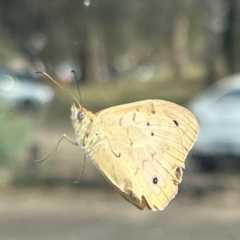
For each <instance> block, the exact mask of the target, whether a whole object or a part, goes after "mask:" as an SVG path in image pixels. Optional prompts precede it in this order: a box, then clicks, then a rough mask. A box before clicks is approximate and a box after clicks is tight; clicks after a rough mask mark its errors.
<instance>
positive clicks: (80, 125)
mask: <svg viewBox="0 0 240 240" xmlns="http://www.w3.org/2000/svg"><path fill="white" fill-rule="evenodd" d="M94 118H95V115H94V114H93V113H91V112H90V111H87V110H86V109H85V108H82V107H81V106H80V107H76V105H75V104H73V105H72V107H71V120H72V125H73V127H74V129H75V132H76V133H78V134H80V132H81V133H84V132H85V131H87V129H88V127H89V126H90V125H91V124H92V122H93V120H94Z"/></svg>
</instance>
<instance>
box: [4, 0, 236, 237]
mask: <svg viewBox="0 0 240 240" xmlns="http://www.w3.org/2000/svg"><path fill="white" fill-rule="evenodd" d="M239 16H240V0H211V1H208V0H201V1H199V0H182V1H174V0H168V1H164V0H157V1H156V0H148V1H141V0H132V1H126V0H122V1H106V0H68V1H67V0H51V1H44V0H42V1H40V0H31V1H30V0H22V1H17V0H2V1H0V42H1V44H0V192H1V193H0V239H3V240H10V239H11V240H15V239H16V240H17V239H24V240H26V239H53V240H55V239H58V240H61V239H70V240H75V239H87V240H90V239H106V240H107V239H117V240H118V239H119V240H120V239H132V240H133V239H138V240H141V239H159V238H160V239H171V240H172V239H178V240H179V239H184V240H190V239H216V240H217V239H218V240H221V239H224V240H225V239H239V236H240V230H239V224H240V208H239V205H240V187H239V186H240V185H239V181H240V174H239V173H240V138H239V136H240V120H239V119H240V111H239V107H240V73H239V71H240V45H239V42H240V27H239V24H240V22H239V21H240V19H239ZM71 70H75V72H76V74H77V77H78V80H79V83H80V91H81V96H82V103H83V106H84V107H86V108H87V109H89V110H91V111H93V112H96V111H99V110H101V109H104V108H107V107H110V106H114V105H117V104H122V103H127V102H132V101H137V100H144V99H154V98H157V99H165V100H170V101H173V102H176V103H178V104H181V105H183V106H185V107H187V108H189V109H190V110H191V111H192V112H193V113H194V114H195V115H196V117H197V119H198V121H199V124H200V134H199V138H198V140H197V142H196V144H195V146H194V148H193V150H192V151H191V153H190V154H189V156H188V159H187V162H186V170H185V171H184V177H183V182H182V184H181V185H180V190H179V194H178V195H177V197H176V198H175V199H174V200H173V201H172V202H171V203H170V205H169V206H168V207H167V208H166V209H165V210H164V211H163V212H157V213H153V212H150V211H148V210H147V209H146V210H144V211H140V210H138V209H136V208H135V207H134V206H132V205H130V204H129V203H128V202H126V201H125V200H124V199H122V198H121V196H119V195H118V194H117V193H116V192H115V191H114V190H113V189H112V188H111V186H109V184H108V183H107V182H106V180H105V179H104V178H103V177H102V176H101V175H100V174H99V173H98V171H97V170H96V169H95V167H94V166H93V165H92V163H91V161H90V160H89V159H88V160H87V162H86V168H85V172H84V176H83V180H82V182H81V183H80V184H74V183H73V182H74V181H75V180H77V179H78V178H79V176H80V174H81V171H82V165H83V154H82V152H81V150H80V149H79V148H76V147H74V146H72V145H71V144H69V143H68V142H67V141H63V142H62V143H61V144H60V146H59V149H58V152H57V153H55V154H53V155H52V156H51V157H50V158H49V159H48V160H47V161H45V162H43V163H41V164H37V163H35V162H34V160H35V159H41V158H44V157H46V156H47V155H48V154H49V153H50V152H52V150H53V149H54V148H55V146H56V144H57V142H58V140H59V139H60V137H61V136H62V134H63V133H66V134H67V135H68V136H69V137H70V138H71V139H74V138H75V136H74V132H73V129H72V126H71V122H70V106H71V103H72V102H73V99H71V98H69V96H68V95H67V94H66V93H64V92H63V91H62V90H61V89H59V88H58V87H57V86H55V85H54V84H53V83H52V82H50V81H49V80H48V79H47V78H46V77H44V76H42V75H41V74H36V71H46V72H47V73H49V74H50V75H51V76H52V77H54V79H56V81H58V82H59V83H60V84H61V85H62V86H64V88H66V89H67V90H68V91H69V92H70V93H72V94H73V95H74V96H75V97H76V98H79V93H78V90H77V86H76V81H75V78H74V75H73V74H72V73H71Z"/></svg>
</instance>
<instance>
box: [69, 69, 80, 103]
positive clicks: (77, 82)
mask: <svg viewBox="0 0 240 240" xmlns="http://www.w3.org/2000/svg"><path fill="white" fill-rule="evenodd" d="M71 72H72V73H73V74H74V77H75V81H76V84H77V89H78V95H79V100H80V103H81V105H82V95H81V91H80V87H79V81H78V79H77V74H76V72H75V70H72V71H71Z"/></svg>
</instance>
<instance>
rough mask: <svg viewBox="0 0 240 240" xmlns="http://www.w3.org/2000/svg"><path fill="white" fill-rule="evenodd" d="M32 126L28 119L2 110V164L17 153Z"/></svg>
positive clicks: (0, 126) (0, 115)
mask: <svg viewBox="0 0 240 240" xmlns="http://www.w3.org/2000/svg"><path fill="white" fill-rule="evenodd" d="M30 128H31V124H30V122H29V120H28V119H26V118H23V117H21V116H17V115H12V114H9V113H6V112H5V111H3V110H0V166H3V165H6V164H8V163H9V162H10V161H11V159H12V158H13V157H14V156H15V155H16V154H17V151H18V150H19V148H20V147H21V145H22V143H23V141H24V138H25V137H26V134H27V133H28V132H29V130H30Z"/></svg>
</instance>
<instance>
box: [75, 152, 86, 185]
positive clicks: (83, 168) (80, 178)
mask: <svg viewBox="0 0 240 240" xmlns="http://www.w3.org/2000/svg"><path fill="white" fill-rule="evenodd" d="M86 156H87V155H86V154H85V155H84V160H83V166H82V172H81V175H80V177H79V179H78V180H77V181H74V183H80V182H81V180H82V177H83V173H84V170H85V163H86Z"/></svg>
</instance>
